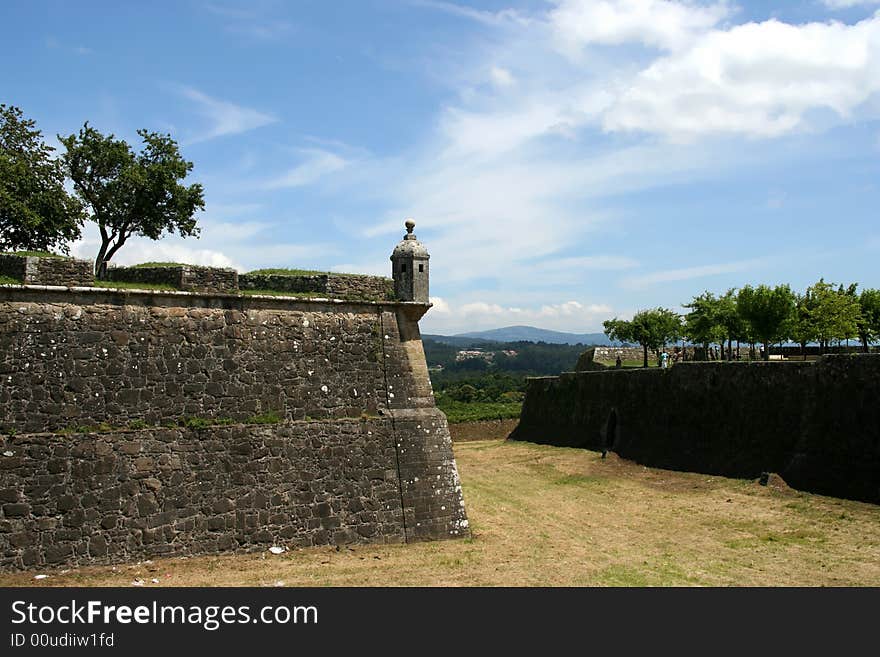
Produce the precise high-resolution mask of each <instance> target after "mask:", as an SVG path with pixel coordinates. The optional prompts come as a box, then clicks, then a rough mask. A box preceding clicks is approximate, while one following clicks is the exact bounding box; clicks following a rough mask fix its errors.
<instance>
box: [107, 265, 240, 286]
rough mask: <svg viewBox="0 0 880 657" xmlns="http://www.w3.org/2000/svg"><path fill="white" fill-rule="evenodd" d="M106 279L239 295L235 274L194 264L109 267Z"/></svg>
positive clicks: (223, 269)
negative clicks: (237, 293) (236, 293)
mask: <svg viewBox="0 0 880 657" xmlns="http://www.w3.org/2000/svg"><path fill="white" fill-rule="evenodd" d="M106 280H108V281H111V282H113V281H116V282H124V283H148V284H151V285H170V286H171V287H173V288H176V289H178V290H185V291H188V292H238V272H237V271H236V270H234V269H230V268H226V267H198V266H196V265H167V266H154V267H108V268H107V274H106Z"/></svg>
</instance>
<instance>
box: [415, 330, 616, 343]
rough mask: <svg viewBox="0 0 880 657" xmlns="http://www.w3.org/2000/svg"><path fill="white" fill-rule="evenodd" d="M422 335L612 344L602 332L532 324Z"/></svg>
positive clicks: (450, 338)
mask: <svg viewBox="0 0 880 657" xmlns="http://www.w3.org/2000/svg"><path fill="white" fill-rule="evenodd" d="M424 337H426V338H430V339H433V340H436V341H438V342H446V343H447V344H455V345H466V344H471V343H473V341H474V340H485V341H487V342H546V343H548V344H589V345H610V344H614V343H612V342H611V341H610V340H609V339H608V337H607V336H606V335H605V334H604V333H564V332H562V331H550V330H548V329H540V328H536V327H534V326H506V327H504V328H498V329H491V330H489V331H472V332H470V333H459V334H458V335H453V336H442V335H431V336H428V335H426V336H424Z"/></svg>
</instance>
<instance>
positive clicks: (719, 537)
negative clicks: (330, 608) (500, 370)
mask: <svg viewBox="0 0 880 657" xmlns="http://www.w3.org/2000/svg"><path fill="white" fill-rule="evenodd" d="M455 452H456V458H457V461H458V466H459V470H460V473H461V478H462V486H463V489H464V497H465V503H466V505H467V512H468V516H469V520H470V526H471V529H472V531H473V537H472V538H469V539H464V540H452V541H437V542H431V543H415V544H410V545H357V546H352V547H343V548H341V549H340V550H339V551H337V550H336V548H334V547H322V548H311V549H306V550H292V551H290V552H286V553H284V554H282V555H279V556H274V555H272V554H270V553H269V552H268V551H264V552H258V553H252V554H245V555H226V556H210V557H193V558H186V559H181V558H168V559H155V560H153V561H144V562H139V563H136V564H130V565H120V566H115V567H111V566H102V567H88V568H77V569H70V570H63V571H62V570H43V571H40V572H45V573H48V574H49V575H50V576H49V577H48V578H46V579H43V580H37V581H35V580H34V579H33V577H34V572H30V573H6V574H2V575H0V585H2V586H14V585H41V586H51V585H56V586H57V585H76V586H129V585H130V584H131V582H132V581H133V580H135V579H136V578H140V579H142V580H143V581H144V582H145V583H146V584H145V585H146V586H272V585H275V584H277V583H279V582H281V583H283V584H286V585H288V586H389V585H392V586H393V585H398V586H476V585H481V586H591V585H599V586H618V585H639V586H641V585H661V586H666V585H672V586H687V585H712V586H718V585H720V586H727V585H750V586H783V585H784V586H819V585H831V586H840V585H855V586H878V585H880V507H878V506H874V505H871V504H863V503H859V502H850V501H846V500H839V499H835V498H830V497H822V496H819V495H811V494H808V493H799V492H796V491H792V490H788V489H786V488H785V487H784V486H781V485H776V486H774V485H772V484H771V486H767V487H763V486H759V485H758V484H757V483H755V482H752V481H744V480H737V479H725V478H723V477H710V476H707V475H703V474H692V473H681V472H671V471H665V470H655V469H651V468H644V467H642V466H640V465H637V464H635V463H632V462H628V461H622V460H619V459H618V458H616V457H615V456H614V455H613V454H612V455H609V457H608V458H607V459H605V460H602V459H600V458H599V455H598V454H596V453H595V452H589V451H585V450H578V449H567V448H559V447H547V446H540V445H533V444H529V443H506V442H502V441H478V442H468V443H460V444H457V445H456V446H455ZM153 578H156V579H157V580H158V582H159V584H152V583H150V582H151V580H152V579H153Z"/></svg>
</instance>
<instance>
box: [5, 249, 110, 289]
mask: <svg viewBox="0 0 880 657" xmlns="http://www.w3.org/2000/svg"><path fill="white" fill-rule="evenodd" d="M0 276H11V277H12V278H15V279H18V280H19V281H21V282H22V284H24V285H63V286H65V287H90V286H92V285H94V283H95V276H94V273H93V271H92V263H91V262H89V261H88V260H75V259H73V258H41V257H38V256H17V255H7V254H0Z"/></svg>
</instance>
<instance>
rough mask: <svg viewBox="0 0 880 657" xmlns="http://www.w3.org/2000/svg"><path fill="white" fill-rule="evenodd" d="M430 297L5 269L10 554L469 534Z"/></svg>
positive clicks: (30, 560) (0, 529)
mask: <svg viewBox="0 0 880 657" xmlns="http://www.w3.org/2000/svg"><path fill="white" fill-rule="evenodd" d="M428 308H429V304H428V303H427V299H417V300H414V301H412V302H375V301H351V300H348V301H343V300H328V299H322V300H310V299H297V298H290V297H286V298H285V297H268V296H245V295H231V294H218V293H192V292H189V293H188V292H176V291H154V292H147V291H136V290H107V289H97V288H96V289H93V290H88V289H84V288H49V289H46V288H39V289H38V288H34V287H28V286H0V427H2V431H3V436H2V438H0V568H4V569H14V568H30V567H38V566H43V565H45V564H61V563H68V564H86V563H95V562H112V561H119V560H123V559H133V558H144V557H149V556H155V555H163V554H164V555H172V554H201V553H208V552H216V551H220V550H251V549H259V548H261V547H263V548H264V547H266V546H267V545H271V544H276V545H287V546H297V547H298V546H308V545H321V544H340V543H349V542H372V541H378V542H388V541H391V542H404V541H415V540H432V539H440V538H453V537H460V536H466V535H467V534H468V528H467V517H466V514H465V509H464V501H463V498H462V492H461V486H460V482H459V478H458V473H457V469H456V465H455V460H454V457H453V454H452V447H451V440H450V437H449V430H448V426H447V423H446V418H445V416H444V415H443V413H441V412H440V411H439V410H437V408H436V407H435V405H434V398H433V393H432V391H431V384H430V380H429V378H428V371H427V365H426V363H425V357H424V351H423V348H422V343H421V335H420V333H419V328H418V320H419V318H420V317H421V316H422V315H423V314H424V312H425V311H426V310H427V309H428Z"/></svg>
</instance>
